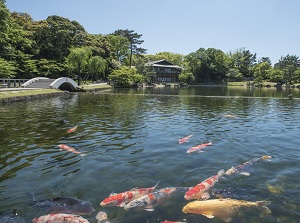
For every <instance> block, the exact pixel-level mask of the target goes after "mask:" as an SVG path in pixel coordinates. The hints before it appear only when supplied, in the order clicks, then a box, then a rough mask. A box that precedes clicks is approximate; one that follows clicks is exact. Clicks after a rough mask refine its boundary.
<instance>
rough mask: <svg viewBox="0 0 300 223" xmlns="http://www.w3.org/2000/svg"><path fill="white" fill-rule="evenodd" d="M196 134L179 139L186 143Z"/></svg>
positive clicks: (180, 142) (180, 141)
mask: <svg viewBox="0 0 300 223" xmlns="http://www.w3.org/2000/svg"><path fill="white" fill-rule="evenodd" d="M193 135H194V134H191V135H188V136H186V137H183V138H182V139H179V144H182V143H185V142H186V141H188V140H189V138H191V137H192V136H193Z"/></svg>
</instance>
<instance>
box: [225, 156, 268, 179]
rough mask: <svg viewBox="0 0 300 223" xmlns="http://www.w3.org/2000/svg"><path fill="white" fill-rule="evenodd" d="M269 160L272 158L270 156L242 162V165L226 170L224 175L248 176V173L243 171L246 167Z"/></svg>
mask: <svg viewBox="0 0 300 223" xmlns="http://www.w3.org/2000/svg"><path fill="white" fill-rule="evenodd" d="M271 158H272V156H261V157H258V158H253V159H251V160H249V161H247V162H244V163H243V164H240V165H237V166H233V167H231V168H230V169H229V170H227V171H226V172H225V174H226V175H231V174H235V173H239V174H242V175H245V176H250V173H249V172H247V171H245V168H246V167H248V166H251V165H253V163H255V162H257V161H259V160H270V159H271Z"/></svg>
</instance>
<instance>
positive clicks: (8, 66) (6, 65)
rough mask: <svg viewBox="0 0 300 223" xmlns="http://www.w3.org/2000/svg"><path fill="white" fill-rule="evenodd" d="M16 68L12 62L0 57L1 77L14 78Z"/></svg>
mask: <svg viewBox="0 0 300 223" xmlns="http://www.w3.org/2000/svg"><path fill="white" fill-rule="evenodd" d="M16 70H17V68H16V67H15V65H14V64H13V62H10V61H6V60H5V59H2V58H0V77H1V78H14V77H15V74H16Z"/></svg>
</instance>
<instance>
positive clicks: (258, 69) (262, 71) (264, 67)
mask: <svg viewBox="0 0 300 223" xmlns="http://www.w3.org/2000/svg"><path fill="white" fill-rule="evenodd" d="M271 68H272V67H271V65H270V64H269V63H268V62H262V63H259V64H257V65H255V66H254V68H253V75H254V77H255V78H259V77H261V79H262V80H265V79H267V78H268V73H269V70H270V69H271Z"/></svg>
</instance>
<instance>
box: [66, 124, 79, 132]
mask: <svg viewBox="0 0 300 223" xmlns="http://www.w3.org/2000/svg"><path fill="white" fill-rule="evenodd" d="M77 127H78V125H76V126H75V127H74V128H71V129H69V130H68V131H67V133H71V132H75V131H76V130H77Z"/></svg>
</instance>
